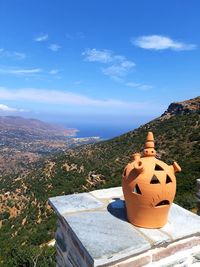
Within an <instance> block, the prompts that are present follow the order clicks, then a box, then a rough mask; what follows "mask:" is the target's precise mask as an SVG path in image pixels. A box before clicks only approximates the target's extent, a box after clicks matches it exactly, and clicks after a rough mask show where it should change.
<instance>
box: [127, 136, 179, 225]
mask: <svg viewBox="0 0 200 267" xmlns="http://www.w3.org/2000/svg"><path fill="white" fill-rule="evenodd" d="M180 171H181V168H180V166H179V165H178V164H177V163H176V162H174V163H173V165H171V166H169V165H167V164H166V163H164V162H163V161H161V160H158V159H157V158H156V151H155V149H154V138H153V133H152V132H148V135H147V140H146V144H145V149H144V156H143V157H141V155H140V154H139V153H136V154H133V161H132V162H131V163H129V164H128V165H127V166H126V168H125V169H124V172H123V178H122V188H123V193H124V198H125V203H126V208H127V216H128V220H129V222H130V223H132V224H134V225H136V226H139V227H144V228H160V227H162V226H164V225H165V224H166V222H167V217H168V212H169V209H170V206H171V204H172V202H173V200H174V197H175V193H176V177H175V173H176V172H180Z"/></svg>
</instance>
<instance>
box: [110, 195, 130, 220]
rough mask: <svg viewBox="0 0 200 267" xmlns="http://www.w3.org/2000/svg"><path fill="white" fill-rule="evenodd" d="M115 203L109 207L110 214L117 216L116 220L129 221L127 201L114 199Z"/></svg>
mask: <svg viewBox="0 0 200 267" xmlns="http://www.w3.org/2000/svg"><path fill="white" fill-rule="evenodd" d="M113 200H115V201H113V202H111V203H110V204H109V205H108V206H107V210H108V212H110V214H112V215H113V216H115V217H116V218H118V219H120V220H123V221H127V220H128V219H127V213H126V206H125V201H124V200H121V199H120V198H113Z"/></svg>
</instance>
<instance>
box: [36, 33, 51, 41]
mask: <svg viewBox="0 0 200 267" xmlns="http://www.w3.org/2000/svg"><path fill="white" fill-rule="evenodd" d="M48 38H49V35H48V34H40V35H39V36H37V37H36V38H35V39H34V41H35V42H44V41H46V40H47V39H48Z"/></svg>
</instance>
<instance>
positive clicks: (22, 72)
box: [0, 68, 42, 76]
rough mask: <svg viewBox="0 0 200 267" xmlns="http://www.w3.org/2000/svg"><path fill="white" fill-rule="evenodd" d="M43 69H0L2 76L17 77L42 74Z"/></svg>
mask: <svg viewBox="0 0 200 267" xmlns="http://www.w3.org/2000/svg"><path fill="white" fill-rule="evenodd" d="M41 72H42V69H40V68H32V69H19V68H13V69H12V68H4V69H2V68H1V69H0V74H10V75H17V76H23V75H33V74H38V73H41Z"/></svg>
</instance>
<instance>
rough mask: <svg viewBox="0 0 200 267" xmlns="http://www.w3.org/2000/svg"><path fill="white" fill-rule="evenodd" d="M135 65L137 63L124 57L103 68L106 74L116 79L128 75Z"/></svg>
mask: <svg viewBox="0 0 200 267" xmlns="http://www.w3.org/2000/svg"><path fill="white" fill-rule="evenodd" d="M134 66H135V63H133V62H132V61H128V60H126V59H124V60H122V61H121V62H120V61H119V62H117V63H116V64H114V65H111V66H109V67H107V68H103V69H102V71H103V73H104V74H105V75H108V76H110V77H111V78H114V79H116V78H120V77H122V76H125V75H127V73H128V72H129V70H131V69H132V68H133V67H134Z"/></svg>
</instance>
